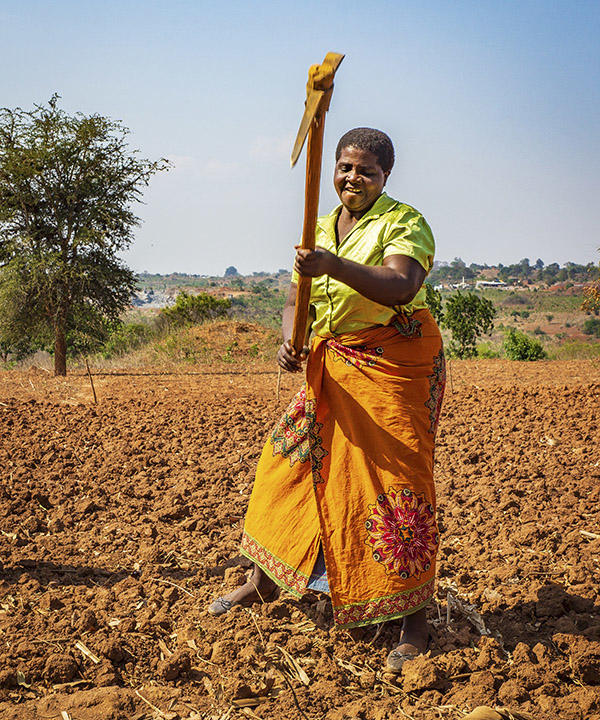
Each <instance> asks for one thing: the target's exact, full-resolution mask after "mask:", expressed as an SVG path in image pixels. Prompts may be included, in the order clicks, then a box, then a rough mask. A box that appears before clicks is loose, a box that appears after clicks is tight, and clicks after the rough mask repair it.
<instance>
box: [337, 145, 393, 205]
mask: <svg viewBox="0 0 600 720" xmlns="http://www.w3.org/2000/svg"><path fill="white" fill-rule="evenodd" d="M388 175H389V172H383V170H382V169H381V165H380V164H379V161H378V160H377V156H376V155H374V154H373V153H372V152H369V151H368V150H360V149H359V148H356V147H353V146H352V145H349V146H348V147H345V148H343V149H342V152H341V153H340V157H339V160H338V161H337V162H336V164H335V171H334V174H333V185H334V187H335V191H336V192H337V194H338V196H339V198H340V200H341V201H342V205H343V206H344V207H345V208H346V210H348V212H349V213H350V214H351V215H358V216H359V217H361V216H362V215H364V214H365V213H366V212H367V210H369V209H370V208H371V206H372V205H373V203H374V202H375V200H377V198H378V197H379V196H380V195H381V192H382V191H383V187H384V185H385V181H386V180H387V179H388Z"/></svg>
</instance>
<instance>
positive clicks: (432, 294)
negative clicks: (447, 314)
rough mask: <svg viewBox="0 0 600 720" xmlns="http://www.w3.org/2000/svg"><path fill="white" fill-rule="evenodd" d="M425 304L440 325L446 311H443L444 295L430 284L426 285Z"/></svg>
mask: <svg viewBox="0 0 600 720" xmlns="http://www.w3.org/2000/svg"><path fill="white" fill-rule="evenodd" d="M425 302H426V303H427V307H428V308H429V312H430V313H431V314H432V315H433V317H434V319H435V321H436V323H438V325H439V324H440V323H441V322H442V320H443V319H444V311H443V309H442V293H441V292H440V291H439V290H436V289H435V288H434V287H433V285H431V284H430V283H425Z"/></svg>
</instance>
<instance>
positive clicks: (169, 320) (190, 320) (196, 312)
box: [160, 291, 231, 327]
mask: <svg viewBox="0 0 600 720" xmlns="http://www.w3.org/2000/svg"><path fill="white" fill-rule="evenodd" d="M230 307H231V300H229V299H227V298H225V299H222V300H221V299H220V298H216V297H214V296H213V295H209V294H208V293H200V294H199V295H189V294H188V293H186V292H185V291H184V292H180V293H179V295H178V296H177V298H176V299H175V305H173V306H172V307H168V308H163V309H162V310H161V311H160V318H161V320H162V321H163V322H165V323H166V324H167V325H168V326H169V327H183V326H185V325H197V324H199V323H202V322H205V321H206V320H214V319H215V318H218V317H223V316H225V315H227V311H228V310H229V308H230Z"/></svg>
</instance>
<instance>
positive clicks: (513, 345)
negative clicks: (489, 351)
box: [504, 328, 548, 360]
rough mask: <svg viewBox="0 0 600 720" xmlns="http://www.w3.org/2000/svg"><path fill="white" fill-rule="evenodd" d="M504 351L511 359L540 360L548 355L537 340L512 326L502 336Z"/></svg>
mask: <svg viewBox="0 0 600 720" xmlns="http://www.w3.org/2000/svg"><path fill="white" fill-rule="evenodd" d="M504 351H505V352H506V355H507V357H508V358H510V359H511V360H542V359H543V358H546V357H548V355H547V354H546V351H545V350H544V348H543V347H542V343H541V342H539V340H534V339H533V338H530V337H529V336H528V335H526V334H525V333H523V332H521V331H520V330H515V329H514V328H510V329H509V331H508V334H507V336H506V337H505V338H504Z"/></svg>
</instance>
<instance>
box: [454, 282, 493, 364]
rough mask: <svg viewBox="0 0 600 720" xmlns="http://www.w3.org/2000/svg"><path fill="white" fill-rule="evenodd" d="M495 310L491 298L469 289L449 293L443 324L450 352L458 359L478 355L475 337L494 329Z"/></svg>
mask: <svg viewBox="0 0 600 720" xmlns="http://www.w3.org/2000/svg"><path fill="white" fill-rule="evenodd" d="M495 315H496V309H495V308H494V305H493V303H492V301H491V300H488V299H487V298H484V297H480V296H479V295H476V294H475V293H472V292H467V293H462V292H461V291H460V290H457V291H456V292H454V293H452V295H450V297H449V298H448V299H447V300H446V305H445V308H444V320H443V325H444V326H445V327H447V328H448V329H449V330H450V332H451V333H452V340H451V341H450V344H449V347H448V349H449V351H450V354H451V355H454V356H456V357H459V358H469V357H475V356H476V355H477V348H476V343H477V339H478V338H480V337H481V336H482V335H483V334H489V333H491V332H492V330H493V329H494V317H495Z"/></svg>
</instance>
